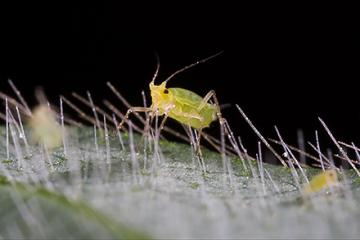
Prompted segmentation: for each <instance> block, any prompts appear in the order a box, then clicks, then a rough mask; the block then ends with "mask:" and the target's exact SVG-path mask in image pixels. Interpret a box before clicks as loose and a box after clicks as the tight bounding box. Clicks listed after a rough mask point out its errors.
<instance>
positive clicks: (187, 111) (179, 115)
mask: <svg viewBox="0 0 360 240" xmlns="http://www.w3.org/2000/svg"><path fill="white" fill-rule="evenodd" d="M169 117H170V118H173V119H175V120H176V121H178V122H181V123H183V124H185V125H189V126H191V127H192V128H195V129H202V128H206V127H209V125H210V123H211V122H213V121H214V120H215V119H216V108H215V107H214V106H212V105H210V104H208V105H206V106H205V107H204V108H203V109H202V110H201V111H198V110H197V109H196V108H195V107H193V106H190V105H187V104H177V106H176V107H175V108H174V109H173V110H172V111H170V112H169Z"/></svg>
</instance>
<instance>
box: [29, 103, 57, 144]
mask: <svg viewBox="0 0 360 240" xmlns="http://www.w3.org/2000/svg"><path fill="white" fill-rule="evenodd" d="M29 126H30V128H31V138H32V140H33V141H34V142H36V143H39V144H44V146H45V147H46V148H48V149H52V148H55V147H58V146H60V145H61V143H62V131H61V126H60V125H59V124H58V123H57V122H56V119H55V116H54V113H53V111H51V110H50V108H49V107H48V106H46V105H43V104H42V105H39V106H38V107H36V108H35V109H34V111H33V114H32V116H31V118H30V120H29Z"/></svg>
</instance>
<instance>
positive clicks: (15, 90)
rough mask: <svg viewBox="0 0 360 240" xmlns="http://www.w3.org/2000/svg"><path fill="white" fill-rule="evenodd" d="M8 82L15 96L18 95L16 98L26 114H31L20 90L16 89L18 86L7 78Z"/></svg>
mask: <svg viewBox="0 0 360 240" xmlns="http://www.w3.org/2000/svg"><path fill="white" fill-rule="evenodd" d="M8 83H9V85H10V87H11V88H12V90H13V91H14V92H15V94H16V96H17V97H18V99H19V100H20V102H21V103H22V105H23V106H24V109H25V110H26V112H27V114H28V115H31V114H32V113H31V110H30V108H29V105H28V104H27V103H26V101H25V99H24V98H23V96H22V94H21V92H20V91H19V90H18V88H17V87H16V86H15V84H14V83H13V81H12V80H11V79H8Z"/></svg>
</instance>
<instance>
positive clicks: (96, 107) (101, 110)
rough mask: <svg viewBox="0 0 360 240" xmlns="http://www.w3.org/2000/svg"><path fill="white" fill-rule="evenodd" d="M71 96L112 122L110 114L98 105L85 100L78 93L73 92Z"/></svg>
mask: <svg viewBox="0 0 360 240" xmlns="http://www.w3.org/2000/svg"><path fill="white" fill-rule="evenodd" d="M71 95H72V96H73V97H74V98H76V99H77V100H79V101H80V102H81V103H83V104H84V105H86V106H87V107H89V108H91V109H92V110H93V109H95V111H96V112H97V113H98V114H100V115H105V117H106V119H107V120H108V121H112V118H111V116H110V115H109V114H107V113H106V112H105V111H104V110H103V109H101V108H100V107H99V106H98V105H96V104H94V103H92V104H91V102H90V101H89V100H87V99H85V98H84V97H83V96H81V95H80V94H77V93H76V92H72V93H71Z"/></svg>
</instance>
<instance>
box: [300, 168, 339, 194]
mask: <svg viewBox="0 0 360 240" xmlns="http://www.w3.org/2000/svg"><path fill="white" fill-rule="evenodd" d="M338 184H339V181H338V177H337V173H336V170H334V169H331V170H326V171H324V172H322V173H319V174H318V175H316V176H315V177H313V178H312V179H311V181H310V182H309V183H307V184H305V185H304V188H303V192H304V194H305V195H309V194H312V193H316V192H320V191H322V190H323V189H325V188H329V187H332V186H337V185H338Z"/></svg>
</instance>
